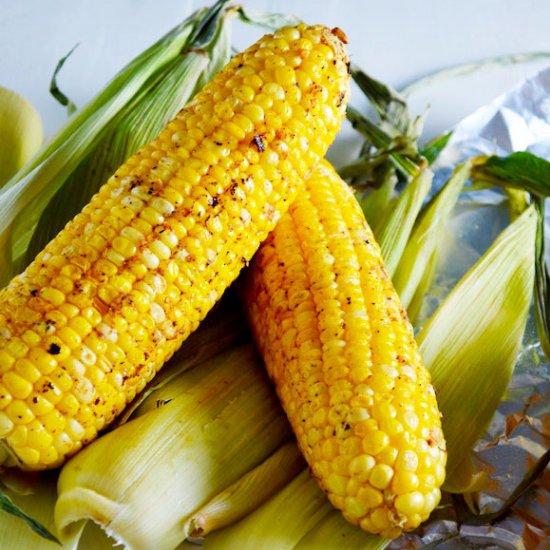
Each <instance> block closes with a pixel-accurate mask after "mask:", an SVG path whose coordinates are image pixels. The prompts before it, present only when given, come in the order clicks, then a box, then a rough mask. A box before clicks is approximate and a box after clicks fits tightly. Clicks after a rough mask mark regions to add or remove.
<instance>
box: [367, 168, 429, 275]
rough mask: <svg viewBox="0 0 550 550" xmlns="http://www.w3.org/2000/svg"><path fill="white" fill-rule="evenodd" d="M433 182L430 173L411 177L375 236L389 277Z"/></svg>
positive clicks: (393, 271)
mask: <svg viewBox="0 0 550 550" xmlns="http://www.w3.org/2000/svg"><path fill="white" fill-rule="evenodd" d="M432 179H433V172H431V171H430V170H424V171H422V172H421V173H420V174H419V175H418V176H416V177H415V178H413V180H412V181H411V182H410V183H409V184H408V185H407V186H406V187H405V189H404V190H403V192H402V193H401V195H400V196H399V198H398V199H397V200H396V202H395V204H394V205H393V207H392V209H391V213H390V214H389V215H388V216H387V218H386V219H385V220H384V222H383V223H382V224H380V226H379V227H378V232H377V233H375V234H374V235H375V237H376V240H377V241H378V244H379V245H380V250H381V251H382V257H383V258H384V265H385V266H386V269H387V271H388V273H389V275H390V277H392V278H393V275H394V273H395V270H396V269H397V265H398V263H399V261H400V259H401V255H402V254H403V251H404V250H405V246H406V245H407V241H408V240H409V236H410V234H411V231H412V228H413V226H414V223H415V221H416V218H417V216H418V213H419V212H420V209H421V208H422V204H423V202H424V199H425V198H426V196H427V195H428V193H429V192H430V188H431V185H432Z"/></svg>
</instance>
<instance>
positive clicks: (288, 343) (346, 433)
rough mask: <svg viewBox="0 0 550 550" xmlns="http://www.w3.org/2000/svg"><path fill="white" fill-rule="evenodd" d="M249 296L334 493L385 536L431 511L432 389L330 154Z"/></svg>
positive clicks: (253, 272) (296, 417)
mask: <svg viewBox="0 0 550 550" xmlns="http://www.w3.org/2000/svg"><path fill="white" fill-rule="evenodd" d="M311 72H312V73H313V72H314V71H311ZM312 78H313V77H312ZM298 81H299V75H298ZM243 298H244V301H245V304H246V308H247V313H248V316H249V320H250V324H251V327H252V330H253V333H254V336H255V339H256V341H257V343H258V347H259V349H260V351H261V353H262V355H263V357H264V360H265V363H266V367H267V369H268V372H269V374H270V377H271V378H272V379H273V381H274V383H275V386H276V389H277V392H278V394H279V396H280V398H281V402H282V404H283V407H284V408H285V411H286V413H287V415H288V417H289V419H290V422H291V424H292V426H293V428H294V431H295V433H296V436H297V440H298V443H299V445H300V448H301V450H302V452H303V453H304V455H305V457H306V459H307V461H308V463H309V465H310V467H311V470H312V472H313V473H314V475H315V477H316V478H317V480H318V481H319V484H320V486H321V488H322V489H323V490H324V491H325V492H326V493H327V494H328V497H329V499H330V501H331V502H332V503H333V504H334V505H335V506H337V507H339V508H341V509H342V511H343V513H344V516H345V517H346V518H347V519H348V520H349V521H351V522H352V523H354V524H359V525H360V526H361V527H362V528H363V529H366V530H369V531H371V532H373V533H377V534H381V535H382V536H384V537H388V538H394V537H397V536H399V534H400V533H401V532H402V531H404V530H405V531H406V530H411V529H414V528H415V527H416V526H417V525H418V524H419V523H420V522H421V521H424V520H425V519H427V517H428V516H429V514H430V513H431V511H432V510H433V508H434V507H435V506H436V505H437V503H438V502H439V498H440V494H439V487H440V486H441V484H442V483H443V480H444V477H445V463H446V450H445V441H444V439H443V434H442V432H441V419H440V413H439V410H438V407H437V403H436V399H435V393H434V390H433V388H432V386H431V384H430V378H429V374H428V372H427V370H426V369H425V367H424V365H423V363H422V360H421V358H420V356H419V353H418V349H417V346H416V343H415V341H414V339H413V332H412V328H411V326H410V324H409V323H408V321H407V318H406V315H405V313H404V310H403V308H402V307H401V305H400V303H399V300H398V297H397V294H396V292H395V290H394V288H393V287H392V284H391V281H390V279H389V277H388V275H387V273H386V271H385V269H384V266H383V264H382V259H381V257H380V250H379V248H378V245H377V244H376V243H375V241H374V239H373V236H372V233H371V231H370V229H369V227H368V226H367V224H366V222H365V219H364V217H363V214H362V212H361V209H360V208H359V206H358V204H357V202H356V201H355V199H354V197H353V194H352V193H351V191H350V190H349V188H348V187H347V185H346V184H345V183H344V182H343V181H342V180H340V178H339V177H338V176H337V175H336V173H335V172H334V170H333V169H332V168H331V167H330V165H329V164H328V163H326V162H325V161H322V162H321V163H320V164H319V165H318V167H317V168H316V169H315V170H314V171H313V172H312V174H311V176H310V177H309V178H308V180H307V181H306V189H305V190H304V192H303V193H302V194H301V195H299V196H298V198H297V199H296V201H295V202H294V203H293V204H292V205H291V207H290V209H289V211H288V212H287V213H286V214H285V215H284V216H282V217H281V219H280V221H279V224H278V225H277V227H276V228H275V230H274V231H273V232H272V233H271V235H270V236H269V237H268V239H267V240H266V241H265V242H264V243H263V245H262V246H261V247H260V250H259V251H258V253H257V254H256V256H255V258H254V260H253V262H252V265H251V268H250V270H249V271H248V272H247V274H246V278H245V279H244V281H243Z"/></svg>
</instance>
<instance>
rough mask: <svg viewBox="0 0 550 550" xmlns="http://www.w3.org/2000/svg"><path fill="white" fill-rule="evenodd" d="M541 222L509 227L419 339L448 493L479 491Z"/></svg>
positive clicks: (525, 219) (524, 310) (528, 293)
mask: <svg viewBox="0 0 550 550" xmlns="http://www.w3.org/2000/svg"><path fill="white" fill-rule="evenodd" d="M536 222H537V220H536V213H535V211H534V208H533V207H529V209H528V210H526V211H525V212H524V213H523V214H522V215H521V216H520V217H519V218H518V219H517V220H516V221H515V222H514V223H512V224H511V225H510V226H509V227H507V228H506V229H505V230H504V231H503V232H502V233H501V234H500V235H499V237H498V238H497V239H496V240H495V242H494V243H493V245H492V246H491V247H490V248H489V250H487V252H486V253H485V254H484V255H483V256H482V257H481V258H480V259H479V261H478V262H477V263H476V264H475V265H474V266H473V267H472V268H471V269H470V270H469V271H468V272H467V273H466V275H465V276H464V277H463V278H462V279H461V280H460V282H459V283H458V284H457V285H456V286H455V288H454V289H453V290H452V291H451V293H450V294H449V295H448V296H447V297H446V298H445V300H444V301H443V303H442V304H441V305H440V307H439V308H438V309H437V311H436V312H435V313H434V314H433V315H432V317H431V318H430V319H429V321H428V322H427V324H426V325H425V327H424V328H423V330H422V332H421V333H420V334H419V336H418V342H419V344H420V351H421V353H422V355H423V357H424V361H425V363H426V365H427V367H428V368H429V369H430V372H431V374H432V379H433V384H434V386H435V388H436V392H437V396H438V402H439V406H440V409H441V412H442V415H443V432H444V434H445V439H446V440H447V448H448V452H449V456H448V462H447V480H446V482H445V486H444V488H445V489H446V490H448V491H453V492H463V491H466V490H474V489H478V488H479V484H478V483H476V479H475V478H474V476H473V471H472V470H471V467H470V464H469V463H468V460H469V456H470V451H471V450H472V448H473V446H474V444H475V442H476V441H477V439H478V438H479V437H480V436H481V435H482V434H483V432H484V430H485V429H486V427H487V425H488V424H489V422H490V420H491V418H492V416H493V414H494V412H495V410H496V408H497V407H498V405H499V403H500V401H501V400H502V398H503V396H504V393H505V391H506V388H507V386H508V383H509V381H510V378H511V375H512V372H513V369H514V365H515V363H516V358H517V354H518V351H519V349H520V346H521V341H522V337H523V332H524V330H525V323H526V320H527V314H528V311H529V305H530V303H531V297H532V292H533V283H534V270H535V266H534V257H535V238H536ZM465 459H466V461H465ZM478 481H479V480H478Z"/></svg>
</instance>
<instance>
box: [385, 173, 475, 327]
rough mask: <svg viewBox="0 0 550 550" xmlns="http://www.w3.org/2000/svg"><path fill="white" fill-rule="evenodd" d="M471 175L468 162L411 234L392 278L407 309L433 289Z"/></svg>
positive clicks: (451, 180) (437, 196) (431, 204)
mask: <svg viewBox="0 0 550 550" xmlns="http://www.w3.org/2000/svg"><path fill="white" fill-rule="evenodd" d="M469 176H470V165H469V163H466V164H463V165H461V166H459V167H458V168H457V169H456V170H455V172H454V174H453V175H452V177H451V178H450V179H449V181H447V183H446V184H445V185H444V186H443V187H442V188H441V190H440V191H439V192H438V193H437V195H436V196H435V197H434V199H433V200H432V201H431V202H430V203H429V204H428V205H427V206H426V208H425V209H424V211H423V213H422V215H421V217H420V218H419V220H418V222H417V223H416V225H415V227H414V229H413V231H412V233H411V235H410V238H409V240H408V242H407V245H406V247H405V249H404V251H403V254H402V256H401V259H400V261H399V264H398V266H397V269H396V270H395V273H394V275H393V282H394V285H395V288H396V290H397V292H398V293H399V297H400V299H401V303H402V304H403V306H404V307H405V308H406V309H408V308H409V305H410V304H411V303H412V302H413V298H415V297H416V300H415V305H416V304H417V303H419V302H421V300H422V298H423V294H424V293H425V292H426V290H427V289H428V288H429V286H430V283H431V278H432V277H433V274H434V272H435V266H436V264H437V258H436V257H437V249H438V247H439V246H440V245H441V236H442V233H443V231H444V227H445V223H446V221H447V220H448V219H449V216H450V214H451V211H452V210H453V208H454V206H455V204H456V201H457V199H458V197H459V195H460V192H461V190H462V188H463V186H464V184H465V183H466V181H467V180H468V178H469ZM417 309H418V307H415V311H414V312H411V311H409V314H410V315H411V318H414V317H415V316H416V315H415V314H416V312H417Z"/></svg>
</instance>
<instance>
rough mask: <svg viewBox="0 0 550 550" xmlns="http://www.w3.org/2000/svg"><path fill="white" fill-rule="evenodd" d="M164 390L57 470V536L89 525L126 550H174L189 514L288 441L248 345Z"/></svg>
mask: <svg viewBox="0 0 550 550" xmlns="http://www.w3.org/2000/svg"><path fill="white" fill-rule="evenodd" d="M163 391H164V396H165V397H164V398H162V399H159V397H158V396H157V395H155V394H153V395H152V396H151V397H150V398H149V400H151V401H152V402H153V403H154V405H155V407H154V408H153V409H151V410H149V409H144V410H146V411H147V412H144V413H143V414H141V415H139V414H140V413H141V412H142V411H139V410H138V411H137V414H138V415H139V416H137V418H134V419H132V420H131V421H130V422H128V423H126V424H124V425H122V426H120V427H119V428H117V429H116V430H115V431H113V432H110V433H108V434H106V435H104V436H103V437H101V438H100V439H98V440H97V441H95V442H94V443H93V444H92V445H90V446H89V447H87V448H86V449H84V450H83V451H82V452H81V453H79V454H78V455H77V456H75V457H74V458H73V459H72V460H70V461H69V462H68V463H67V464H66V465H65V466H64V467H63V469H62V470H61V475H60V477H59V484H58V491H59V498H58V500H57V503H56V508H55V520H56V526H57V528H58V531H59V533H60V535H61V536H62V537H64V536H67V535H69V534H70V533H71V532H72V529H73V528H74V526H75V525H77V526H78V525H79V524H80V523H81V522H82V521H83V520H85V519H87V518H91V519H92V520H93V521H95V522H96V523H98V524H99V525H101V526H102V528H103V529H104V530H105V531H106V532H107V534H109V535H110V536H112V537H113V538H114V539H115V540H117V541H119V542H124V544H126V545H128V546H129V547H131V548H134V549H140V548H143V549H145V550H148V549H150V548H155V549H158V550H162V549H171V548H173V547H174V546H176V545H177V544H178V543H179V542H181V541H182V540H183V539H184V538H185V536H187V535H188V532H186V529H187V528H186V527H185V526H188V524H189V520H190V518H191V517H192V515H193V513H194V512H196V511H197V510H198V509H199V508H201V507H202V506H203V505H204V504H206V503H207V502H208V501H209V500H211V499H212V498H213V497H214V496H215V495H217V494H219V493H220V492H221V491H223V490H224V489H226V488H227V487H229V486H230V485H231V484H232V483H234V482H236V481H237V480H238V479H240V478H241V477H242V476H243V475H244V474H245V473H247V472H249V471H250V470H251V469H252V468H254V467H255V466H257V465H258V464H259V463H260V462H262V461H263V460H265V459H266V458H267V457H268V456H269V455H270V454H271V453H272V452H273V451H274V450H275V449H276V448H277V447H278V446H280V445H281V444H282V443H283V441H285V440H286V439H287V438H288V437H289V435H290V434H289V427H288V425H287V423H286V421H285V418H284V416H283V414H282V412H281V410H280V408H279V407H278V406H277V400H276V397H275V396H274V395H273V394H272V393H271V391H270V388H269V385H268V384H266V381H265V379H264V376H263V373H262V370H261V369H260V368H259V365H258V360H257V357H256V354H255V352H254V350H253V349H252V346H250V345H249V346H242V347H239V348H235V349H233V350H231V351H230V352H227V353H225V354H223V355H221V356H218V357H216V358H214V359H211V360H210V361H208V363H206V364H204V365H201V366H200V367H197V368H196V369H193V370H191V371H189V372H186V373H185V374H184V375H183V376H180V377H178V378H177V379H175V380H173V381H172V382H170V383H168V384H167V385H166V386H164V387H163ZM250 411H254V414H253V415H251V414H250Z"/></svg>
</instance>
